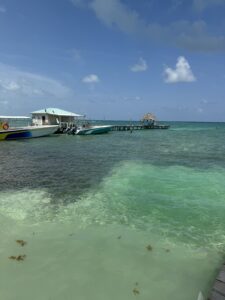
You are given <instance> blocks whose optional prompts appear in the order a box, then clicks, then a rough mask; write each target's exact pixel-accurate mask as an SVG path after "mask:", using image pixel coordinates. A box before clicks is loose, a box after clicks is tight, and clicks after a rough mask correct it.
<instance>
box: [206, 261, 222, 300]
mask: <svg viewBox="0 0 225 300" xmlns="http://www.w3.org/2000/svg"><path fill="white" fill-rule="evenodd" d="M208 300H225V263H224V264H223V266H222V268H221V270H220V272H219V274H218V275H217V277H216V280H215V282H214V285H213V288H212V290H211V293H210V296H209V298H208Z"/></svg>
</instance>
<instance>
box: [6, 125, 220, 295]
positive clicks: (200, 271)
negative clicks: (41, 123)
mask: <svg viewBox="0 0 225 300" xmlns="http://www.w3.org/2000/svg"><path fill="white" fill-rule="evenodd" d="M224 136H225V124H223V123H173V124H172V127H171V129H169V130H146V131H134V132H133V133H130V132H112V133H110V134H107V135H101V136H90V137H84V136H66V135H63V136H53V137H48V138H40V139H33V140H26V141H11V142H2V143H1V144H0V153H1V157H4V159H3V160H2V162H1V165H0V171H1V174H2V176H1V179H0V237H1V248H0V262H1V272H0V291H1V295H2V296H1V298H2V299H6V300H8V299H10V300H11V299H79V300H82V299H85V300H87V299H91V300H95V299H96V300H99V299H104V300H105V299H109V300H110V299H121V300H127V299H133V298H140V299H146V300H147V299H148V300H149V299H152V300H156V299H159V300H164V299H165V300H166V299H174V300H178V299H179V300H189V299H190V300H191V299H197V295H198V292H199V291H200V290H201V291H202V292H203V293H204V294H205V295H207V293H208V290H209V289H210V286H211V284H212V282H213V280H214V277H215V274H216V272H217V271H218V268H219V267H220V264H221V262H222V261H223V259H224V253H225V218H224V213H225V196H224V195H225V186H224V182H225V156H224V152H225V143H224ZM18 239H23V240H25V241H27V244H26V245H25V246H23V247H21V246H20V245H19V244H17V243H16V240H18ZM148 246H151V247H148ZM20 254H21V255H22V254H26V258H25V259H24V261H15V260H10V259H8V257H9V256H11V255H15V256H16V255H20Z"/></svg>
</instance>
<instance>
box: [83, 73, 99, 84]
mask: <svg viewBox="0 0 225 300" xmlns="http://www.w3.org/2000/svg"><path fill="white" fill-rule="evenodd" d="M82 81H83V82H84V83H98V82H99V81H100V79H99V78H98V76H97V75H95V74H90V75H87V76H85V77H84V78H83V79H82Z"/></svg>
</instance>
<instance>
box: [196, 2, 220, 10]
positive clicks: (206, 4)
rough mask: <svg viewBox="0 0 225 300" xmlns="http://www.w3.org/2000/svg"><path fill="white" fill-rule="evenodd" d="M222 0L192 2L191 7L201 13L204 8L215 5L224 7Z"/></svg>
mask: <svg viewBox="0 0 225 300" xmlns="http://www.w3.org/2000/svg"><path fill="white" fill-rule="evenodd" d="M224 4H225V1H224V0H193V7H194V9H195V10H196V11H199V12H202V11H203V10H205V9H206V8H208V7H210V6H213V5H214V6H215V5H224Z"/></svg>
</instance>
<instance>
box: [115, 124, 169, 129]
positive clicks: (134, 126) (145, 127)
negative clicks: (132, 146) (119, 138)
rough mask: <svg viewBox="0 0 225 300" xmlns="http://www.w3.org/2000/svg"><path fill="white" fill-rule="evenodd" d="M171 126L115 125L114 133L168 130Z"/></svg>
mask: <svg viewBox="0 0 225 300" xmlns="http://www.w3.org/2000/svg"><path fill="white" fill-rule="evenodd" d="M169 127H170V126H169V125H160V124H157V125H156V124H154V125H147V126H146V125H132V124H130V125H129V124H127V125H114V126H113V127H112V130H113V131H133V130H144V129H168V128H169Z"/></svg>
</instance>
